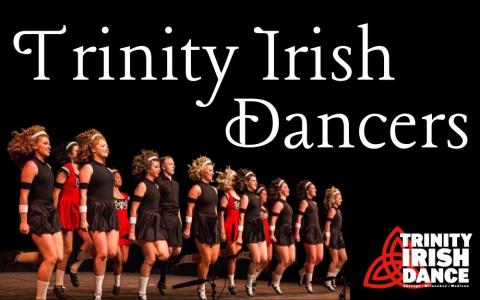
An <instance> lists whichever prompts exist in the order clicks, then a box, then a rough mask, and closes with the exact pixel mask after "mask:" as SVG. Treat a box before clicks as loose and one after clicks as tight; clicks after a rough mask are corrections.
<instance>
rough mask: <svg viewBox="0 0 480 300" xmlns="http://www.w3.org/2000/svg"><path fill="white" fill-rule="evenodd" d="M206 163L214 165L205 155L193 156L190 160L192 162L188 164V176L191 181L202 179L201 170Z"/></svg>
mask: <svg viewBox="0 0 480 300" xmlns="http://www.w3.org/2000/svg"><path fill="white" fill-rule="evenodd" d="M207 165H212V167H215V164H214V163H213V162H212V161H211V160H210V158H208V157H206V156H203V155H201V156H199V157H197V158H195V159H194V160H192V164H191V165H188V177H189V178H190V179H191V180H193V181H200V180H202V172H203V171H204V170H205V167H206V166H207Z"/></svg>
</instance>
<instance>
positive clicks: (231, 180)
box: [216, 166, 237, 191]
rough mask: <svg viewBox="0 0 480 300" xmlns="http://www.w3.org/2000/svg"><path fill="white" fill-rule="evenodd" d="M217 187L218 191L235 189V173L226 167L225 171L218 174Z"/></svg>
mask: <svg viewBox="0 0 480 300" xmlns="http://www.w3.org/2000/svg"><path fill="white" fill-rule="evenodd" d="M216 180H217V187H218V189H219V190H222V191H225V190H227V189H231V188H234V187H235V184H236V181H237V172H235V171H234V170H233V169H231V168H230V166H227V167H226V168H225V171H220V172H218V176H217V179H216Z"/></svg>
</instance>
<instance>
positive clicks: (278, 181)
mask: <svg viewBox="0 0 480 300" xmlns="http://www.w3.org/2000/svg"><path fill="white" fill-rule="evenodd" d="M283 183H286V182H285V180H283V179H282V178H275V179H274V180H272V182H270V185H269V186H268V201H270V202H271V203H274V202H275V201H277V200H278V199H279V195H280V189H281V187H282V184H283Z"/></svg>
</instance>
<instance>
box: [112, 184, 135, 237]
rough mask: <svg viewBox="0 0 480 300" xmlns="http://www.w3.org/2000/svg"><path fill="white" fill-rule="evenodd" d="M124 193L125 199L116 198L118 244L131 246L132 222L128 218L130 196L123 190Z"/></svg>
mask: <svg viewBox="0 0 480 300" xmlns="http://www.w3.org/2000/svg"><path fill="white" fill-rule="evenodd" d="M122 195H123V199H117V198H115V199H114V203H115V208H116V209H117V217H118V235H119V239H118V244H119V245H120V246H129V245H130V244H131V241H130V240H129V239H128V234H129V233H130V222H129V220H128V201H129V200H130V197H129V196H128V195H127V194H126V193H123V192H122Z"/></svg>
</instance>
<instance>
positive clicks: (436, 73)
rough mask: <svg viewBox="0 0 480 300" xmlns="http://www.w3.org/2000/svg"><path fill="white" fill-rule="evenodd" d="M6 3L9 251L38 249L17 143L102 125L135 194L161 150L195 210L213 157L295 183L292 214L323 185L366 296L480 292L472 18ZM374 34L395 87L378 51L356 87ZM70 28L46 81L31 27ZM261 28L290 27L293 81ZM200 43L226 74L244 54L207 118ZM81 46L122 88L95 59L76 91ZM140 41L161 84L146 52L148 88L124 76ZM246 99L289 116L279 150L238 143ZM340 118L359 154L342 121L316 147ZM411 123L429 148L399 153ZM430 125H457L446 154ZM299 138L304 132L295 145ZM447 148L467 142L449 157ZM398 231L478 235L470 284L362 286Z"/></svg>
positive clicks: (469, 14)
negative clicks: (300, 188)
mask: <svg viewBox="0 0 480 300" xmlns="http://www.w3.org/2000/svg"><path fill="white" fill-rule="evenodd" d="M4 6H5V4H2V9H1V11H2V12H1V14H2V18H1V19H2V43H1V44H2V47H1V48H2V52H1V56H0V57H1V61H2V62H1V74H2V91H3V93H2V97H1V98H2V100H1V102H2V104H1V105H2V108H1V113H0V114H1V117H0V122H1V127H0V138H1V143H0V145H1V146H2V147H3V150H2V152H1V153H0V159H1V173H2V174H3V175H2V179H1V181H0V185H1V191H2V193H3V201H2V209H1V210H2V217H1V218H0V222H1V226H2V227H1V228H2V236H3V238H2V242H1V243H0V250H10V249H19V248H29V247H33V244H32V242H31V239H30V238H28V237H26V236H21V235H20V234H19V232H18V213H17V211H18V208H17V205H18V185H19V183H18V182H19V170H18V168H17V167H16V166H15V165H14V163H13V162H11V161H10V159H9V157H8V154H7V152H6V147H7V143H8V141H9V139H10V137H11V135H10V132H11V131H13V130H18V129H20V128H22V127H24V128H25V127H28V126H31V125H34V124H42V125H44V126H46V128H47V131H48V133H49V134H50V135H51V142H52V144H53V145H58V144H59V143H61V142H63V141H67V140H70V139H72V138H73V137H74V136H75V135H76V134H77V133H79V132H80V131H83V130H86V129H89V128H96V129H98V130H100V131H101V132H102V133H103V134H104V135H105V136H106V138H107V140H108V143H109V145H110V149H111V156H110V157H109V159H108V165H109V166H114V167H116V168H118V169H119V170H120V171H121V172H122V174H123V176H124V180H125V183H124V190H125V191H126V192H128V193H130V194H131V193H132V192H133V188H134V184H135V183H134V181H133V179H132V177H131V176H130V165H131V160H132V158H133V156H134V155H135V154H136V153H138V151H139V150H140V149H142V148H146V149H155V150H157V151H158V152H159V153H160V154H161V155H171V156H173V157H174V159H175V162H176V165H177V175H176V178H177V180H178V181H179V182H180V184H181V191H182V199H181V200H182V205H183V207H184V205H185V202H186V201H185V200H186V198H185V197H184V195H185V194H186V191H187V190H188V188H189V187H190V186H191V185H192V182H190V181H189V180H188V178H187V175H186V170H187V164H188V163H190V162H191V159H193V158H195V157H197V156H198V155H207V156H209V157H210V158H211V159H212V160H213V161H214V162H215V164H216V166H215V168H216V169H223V168H224V167H225V166H226V165H231V166H232V167H234V168H240V167H247V168H251V169H253V170H254V171H255V172H256V173H257V176H258V180H259V182H261V183H265V184H268V183H270V181H271V180H272V179H274V178H275V177H282V178H285V179H286V181H287V182H288V184H289V186H290V188H291V191H292V193H291V196H290V198H289V201H291V202H292V203H293V205H294V207H295V206H296V204H297V202H296V199H295V197H294V189H295V186H296V184H297V182H299V181H300V180H303V179H309V180H311V181H312V182H314V183H315V184H316V186H317V188H318V190H319V192H318V194H319V197H318V199H317V200H318V201H319V202H322V200H323V192H324V190H325V189H326V188H328V187H330V186H332V185H335V186H337V187H339V188H340V189H341V191H342V194H343V199H344V205H343V206H342V211H343V215H344V228H343V231H344V236H345V241H346V245H347V253H348V256H349V261H348V262H347V264H346V265H345V271H344V272H345V276H346V277H347V278H348V279H349V280H350V282H351V285H352V297H353V299H373V298H382V299H385V298H401V299H410V298H422V299H424V298H434V299H440V298H445V299H448V298H454V297H455V298H465V297H466V296H467V295H469V294H471V293H472V292H474V291H476V290H477V282H476V280H477V279H478V275H477V274H478V271H477V270H478V269H477V266H478V259H476V257H475V255H474V254H475V253H478V249H477V248H478V226H474V223H478V222H475V220H476V219H475V218H476V216H477V212H476V209H475V208H474V202H475V201H476V199H475V198H476V196H475V195H476V193H475V192H476V187H475V186H476V184H477V183H478V177H477V176H476V175H475V174H477V171H478V159H477V158H475V156H474V153H475V148H476V147H477V138H478V132H477V131H476V130H474V128H475V127H476V125H478V120H477V118H478V113H477V111H474V110H473V107H474V105H476V104H475V102H476V100H477V98H478V93H477V92H476V88H475V86H476V84H477V81H478V75H476V73H477V72H476V71H477V69H478V55H477V52H478V51H477V48H476V47H474V45H475V44H476V39H477V36H478V33H477V28H478V26H477V24H476V22H475V19H474V18H473V9H472V8H471V7H463V5H461V4H455V5H454V6H453V7H452V6H448V7H447V6H440V5H439V4H437V3H435V4H432V5H424V6H418V3H402V4H397V5H386V4H385V3H378V4H370V5H368V6H364V5H359V4H356V5H354V6H353V5H348V4H343V5H338V6H335V7H333V6H324V5H322V4H318V5H316V6H312V5H305V4H301V3H295V4H293V3H292V4H289V5H279V4H277V3H274V4H273V3H272V4H271V6H269V7H267V6H266V5H265V6H262V7H259V6H258V4H256V3H242V4H237V5H231V6H228V7H227V5H226V4H225V3H222V4H219V5H218V6H215V7H214V6H208V7H205V6H199V5H195V6H191V5H189V4H184V5H178V6H176V7H170V6H163V4H161V5H159V6H155V7H150V6H146V5H141V4H137V3H133V2H131V3H129V4H119V3H117V2H114V3H111V4H109V5H108V6H101V7H100V6H98V4H93V3H92V4H87V3H84V2H82V3H78V6H77V7H73V6H72V7H66V6H65V4H63V3H62V4H58V5H48V6H46V5H40V4H35V5H31V4H22V5H18V6H16V7H4ZM367 23H368V28H369V46H371V47H373V46H377V45H382V46H384V47H385V48H386V49H388V51H389V54H390V75H391V76H392V77H394V78H395V80H379V78H380V77H382V76H383V75H384V70H383V60H382V55H381V54H380V52H379V51H374V52H372V53H371V54H370V55H369V74H370V76H371V77H372V78H373V80H369V81H368V80H367V81H365V80H364V81H362V80H358V78H359V77H360V76H362V30H361V28H359V27H358V26H359V25H362V24H367ZM63 25H65V26H66V32H65V33H64V34H62V35H49V36H47V37H46V38H45V75H46V76H48V77H50V80H48V81H46V80H33V78H34V77H36V76H37V72H38V56H37V54H38V40H37V38H36V37H34V36H24V37H22V38H21V40H20V48H21V49H22V50H24V49H26V48H32V54H31V55H22V54H20V53H18V52H17V51H16V50H15V48H14V45H13V39H14V36H15V34H16V33H17V32H19V31H23V30H56V31H58V30H60V29H61V28H62V26H63ZM103 26H107V27H108V28H109V32H108V33H107V34H104V33H102V27H103ZM167 26H170V27H171V28H172V32H171V33H170V34H167V33H166V32H165V28H166V27H167ZM256 26H259V27H261V28H262V29H263V30H276V31H278V33H277V34H276V35H275V50H274V53H275V75H276V76H277V77H278V78H279V80H263V78H264V77H266V76H267V73H268V68H267V63H268V60H267V53H268V51H267V50H268V48H267V36H266V35H265V34H259V33H254V28H255V27H256ZM315 26H318V27H320V33H318V34H315V33H314V27H315ZM189 40H191V46H192V47H206V46H216V47H217V49H216V50H215V55H216V56H217V59H218V62H219V65H220V67H223V65H224V63H225V60H226V59H227V54H228V50H227V49H226V47H227V46H237V47H239V48H238V50H236V51H235V52H234V54H233V56H232V59H231V62H230V65H229V66H228V69H227V71H226V75H225V78H224V79H223V82H222V83H221V85H220V88H219V90H218V93H217V95H216V97H215V99H214V101H213V103H212V104H211V105H210V106H208V107H205V108H201V107H198V106H197V105H196V104H195V103H196V100H198V99H201V100H202V101H203V102H206V101H207V100H208V99H209V98H210V96H211V94H212V92H213V90H214V88H215V84H216V82H217V79H216V76H215V71H214V68H213V67H212V65H211V63H210V60H209V56H208V54H207V52H206V50H198V51H197V50H195V51H193V52H192V55H191V73H192V74H191V75H192V76H193V77H201V79H200V80H198V81H190V80H188V78H187V74H186V71H185V70H186V62H185V61H186V60H185V51H182V50H181V48H182V47H184V46H185V45H186V44H187V42H188V41H189ZM81 46H83V47H84V49H86V48H88V47H96V48H97V49H98V48H102V47H109V51H110V62H109V65H110V76H111V77H113V78H114V80H110V81H101V80H99V78H100V77H101V76H102V75H103V64H104V62H103V60H102V57H103V56H102V53H101V52H100V51H99V50H97V52H96V53H88V54H86V55H85V60H84V75H85V76H86V77H88V78H89V79H90V80H84V81H76V80H72V79H73V78H74V77H75V76H77V57H76V53H75V52H73V49H75V48H78V47H81ZM127 46H130V47H136V46H145V47H148V48H149V49H150V51H151V54H152V75H153V76H154V77H156V78H157V79H158V80H140V78H141V77H143V76H145V69H144V64H145V59H144V57H143V55H142V53H141V52H138V53H133V54H132V60H131V73H132V77H135V78H136V80H130V81H125V80H119V78H120V77H122V76H124V66H125V65H124V56H123V52H122V51H121V50H120V48H123V47H127ZM292 46H295V48H296V49H299V48H300V47H307V48H308V52H307V53H299V54H298V55H297V59H296V64H295V67H296V76H297V77H298V78H299V80H285V78H286V77H287V76H289V73H290V70H289V67H290V65H289V54H288V53H287V52H285V49H287V48H290V47H292ZM338 46H348V47H350V48H351V55H348V54H347V50H345V49H344V50H340V52H339V55H340V57H341V58H342V59H343V60H344V61H345V63H346V64H348V66H349V67H350V68H351V70H352V75H351V78H350V79H348V80H346V81H343V82H340V81H336V80H334V79H333V75H332V72H333V73H335V76H337V77H344V76H345V74H346V71H345V69H344V68H343V67H342V65H341V64H339V63H337V61H336V60H335V58H334V55H333V52H334V49H335V48H336V47H338ZM166 47H172V48H171V51H172V65H173V75H174V76H175V77H177V78H178V80H161V79H162V77H165V76H166V75H167V64H168V62H167V54H166V51H164V50H162V49H163V48H166ZM315 47H321V72H322V76H323V77H325V80H310V78H311V77H313V76H314V75H315V67H316V62H315V52H314V51H317V50H311V49H312V48H315ZM236 98H256V99H263V100H266V101H268V102H269V103H271V104H272V105H273V106H274V107H275V109H276V110H277V112H278V118H279V131H278V134H277V135H276V137H275V139H274V140H273V141H272V142H270V143H268V144H267V145H265V146H263V147H258V148H241V147H237V146H234V145H232V143H230V142H229V141H228V140H227V137H226V133H225V129H226V125H227V123H228V122H229V121H230V120H231V119H232V118H235V117H237V116H238V115H239V104H238V102H235V100H234V99H236ZM247 113H248V114H252V115H256V116H258V117H259V122H258V123H254V122H252V121H251V120H248V121H246V122H247V123H246V124H247V125H246V128H247V129H246V139H247V140H246V142H247V143H250V144H251V143H258V142H261V141H262V140H264V139H265V138H266V137H267V136H268V134H269V132H270V129H271V126H272V118H271V116H270V114H269V112H268V110H266V108H265V107H264V106H262V105H260V104H252V105H250V104H247ZM294 113H299V114H303V115H304V116H305V120H306V122H307V123H308V131H307V134H308V143H312V144H314V146H313V147H311V148H310V149H305V147H302V146H300V147H298V148H297V149H287V148H286V146H285V144H284V139H285V138H286V137H287V136H288V135H289V134H291V133H294V132H298V131H300V130H301V122H300V119H299V118H298V117H297V118H294V119H293V120H291V121H287V120H286V118H287V116H288V115H291V114H294ZM336 113H339V114H344V115H345V116H346V117H347V118H348V121H349V136H350V143H351V145H353V146H354V147H353V148H342V147H339V146H341V145H342V144H343V143H344V136H343V127H342V123H341V122H340V121H339V120H334V121H332V122H331V123H330V126H329V130H328V135H329V142H330V144H331V145H332V146H333V147H332V148H330V149H326V148H318V147H317V146H318V145H320V144H322V137H323V132H322V130H323V128H322V122H321V120H320V119H319V118H318V116H319V115H324V114H329V115H332V114H336ZM372 113H377V114H382V115H384V116H385V117H386V121H385V122H384V123H382V122H381V121H380V120H379V119H375V118H374V119H372V120H371V121H369V122H368V125H367V126H366V129H365V130H366V135H367V138H368V139H369V140H370V142H372V143H381V142H385V143H386V144H385V146H384V147H383V148H381V149H377V150H372V149H368V148H367V147H366V146H364V145H363V144H362V141H361V139H360V135H359V129H360V126H361V122H362V120H363V119H364V118H365V117H366V116H367V115H369V114H372ZM402 113H408V114H411V115H412V116H413V118H414V120H415V125H412V126H403V127H398V129H397V134H398V139H399V140H400V141H402V142H404V143H411V142H416V144H415V145H414V146H413V147H411V148H409V149H399V148H398V147H396V146H395V144H394V143H393V142H392V140H391V136H390V125H391V123H392V122H393V120H394V119H395V118H396V117H397V116H399V115H400V114H402ZM430 114H433V116H436V115H441V114H443V115H445V120H439V121H436V122H435V123H434V125H433V128H432V132H431V135H432V137H431V138H432V143H433V144H435V145H437V148H422V145H424V144H425V143H426V141H427V138H428V137H427V135H428V134H427V122H426V121H425V120H424V119H422V118H423V117H425V116H427V115H430ZM455 114H463V115H466V117H467V120H466V122H465V121H464V120H462V119H461V118H456V119H455V120H454V122H453V123H454V125H455V124H456V125H457V126H458V128H459V130H457V131H455V130H454V128H457V127H455V126H454V125H452V124H451V123H449V118H451V117H452V116H453V115H455ZM401 121H406V119H402V120H401ZM232 128H233V129H232V137H233V139H235V140H236V141H238V123H235V124H234V125H233V127H232ZM459 132H463V133H464V135H465V137H466V138H468V141H466V140H465V137H463V138H462V136H461V135H459V134H458V133H459ZM298 140H299V138H298V137H296V138H294V139H293V142H294V143H296V142H298ZM449 141H450V142H451V143H452V144H453V145H457V146H458V145H460V144H462V142H466V145H464V146H463V147H462V148H461V149H451V148H449V147H448V142H449ZM51 162H52V165H53V166H54V167H55V168H56V167H57V166H56V165H55V163H54V162H53V160H52V161H51ZM182 213H183V212H182ZM396 226H400V227H401V228H402V229H403V230H404V231H405V232H418V233H473V236H472V239H471V244H470V268H469V272H470V273H469V280H470V287H468V288H465V287H464V288H427V289H420V290H408V289H404V288H401V287H398V286H396V287H392V288H388V289H370V288H366V287H364V285H363V284H364V277H365V274H366V273H367V270H368V268H369V267H370V265H371V264H372V263H373V262H374V260H375V259H376V258H377V257H379V256H380V255H381V252H382V247H383V244H384V242H385V240H386V238H387V236H388V234H389V233H390V232H391V231H392V230H393V229H394V228H395V227H396ZM189 243H190V242H189ZM189 245H190V244H189ZM192 245H193V244H192ZM297 248H298V249H299V250H297V252H298V256H299V259H298V261H297V265H295V266H294V267H292V268H291V269H289V270H288V273H289V274H290V276H291V277H292V278H293V277H294V275H295V274H296V270H297V269H298V267H299V266H300V265H301V263H303V258H304V252H303V249H302V248H303V247H301V245H297ZM134 259H139V257H136V258H135V257H134ZM328 261H329V256H328V254H326V255H325V259H324V262H323V263H322V264H321V265H320V267H319V268H318V271H317V275H324V273H325V272H326V267H327V263H328Z"/></svg>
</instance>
